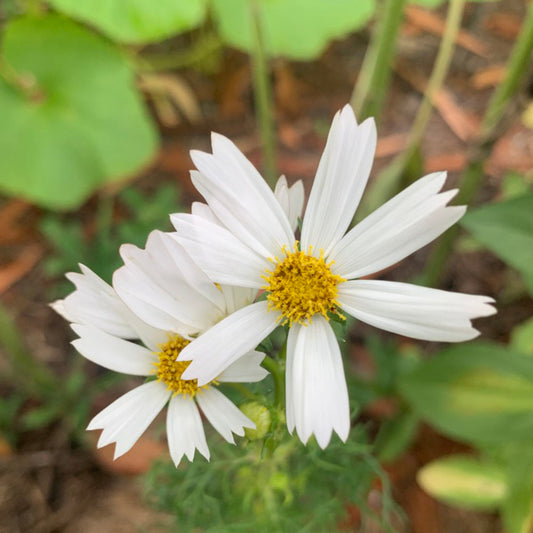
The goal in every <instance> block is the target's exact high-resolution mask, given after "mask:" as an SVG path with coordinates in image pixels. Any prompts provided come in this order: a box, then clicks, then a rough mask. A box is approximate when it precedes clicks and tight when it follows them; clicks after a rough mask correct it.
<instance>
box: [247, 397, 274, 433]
mask: <svg viewBox="0 0 533 533" xmlns="http://www.w3.org/2000/svg"><path fill="white" fill-rule="evenodd" d="M241 411H242V412H243V413H244V414H245V415H246V416H247V417H248V418H249V419H250V420H251V421H252V422H254V423H255V429H250V428H244V433H245V435H246V437H247V438H248V439H250V440H259V439H262V438H263V437H264V436H265V435H266V434H267V433H268V432H269V431H270V425H271V422H272V418H271V416H270V411H269V410H268V409H267V408H266V407H265V406H264V405H261V404H260V403H259V402H248V403H245V404H243V405H241Z"/></svg>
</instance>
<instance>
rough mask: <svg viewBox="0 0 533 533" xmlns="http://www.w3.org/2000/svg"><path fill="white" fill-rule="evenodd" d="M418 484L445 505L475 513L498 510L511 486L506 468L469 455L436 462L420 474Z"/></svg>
mask: <svg viewBox="0 0 533 533" xmlns="http://www.w3.org/2000/svg"><path fill="white" fill-rule="evenodd" d="M416 478H417V481H418V484H419V485H420V486H421V487H422V488H423V489H424V490H425V491H426V492H427V493H428V494H430V495H431V496H433V497H434V498H436V499H437V500H440V501H442V502H444V503H447V504H450V505H453V506H455V507H460V508H462V509H472V510H494V509H495V508H497V507H498V505H499V504H501V503H502V502H503V501H504V498H505V497H506V494H507V491H508V487H507V481H506V476H505V471H504V469H503V468H501V467H499V466H497V465H495V464H493V463H490V462H486V461H485V462H484V461H481V460H479V459H476V458H474V457H472V456H469V455H450V456H448V457H443V458H440V459H437V460H435V461H432V462H431V463H429V464H427V465H425V466H424V467H423V468H421V469H420V470H419V471H418V473H417V476H416Z"/></svg>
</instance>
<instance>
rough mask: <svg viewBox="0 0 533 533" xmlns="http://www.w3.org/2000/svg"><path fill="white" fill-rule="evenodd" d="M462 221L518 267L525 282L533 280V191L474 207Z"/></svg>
mask: <svg viewBox="0 0 533 533" xmlns="http://www.w3.org/2000/svg"><path fill="white" fill-rule="evenodd" d="M461 224H462V225H463V226H464V227H465V228H466V229H468V231H470V232H471V233H472V234H473V235H474V237H475V238H476V239H477V240H478V241H480V242H481V243H483V244H484V245H485V246H486V247H487V248H488V249H489V250H491V251H492V252H493V253H495V254H496V255H497V256H498V257H500V258H501V259H502V260H503V261H505V262H506V263H507V264H509V265H511V266H512V267H514V268H516V269H517V270H519V271H520V272H521V273H522V275H523V276H524V278H525V281H526V283H528V284H529V282H530V281H531V280H533V192H529V193H527V194H523V195H521V196H519V197H515V198H512V199H511V200H507V201H505V202H499V203H494V204H489V205H485V206H483V207H480V208H479V209H475V210H474V211H472V212H470V213H467V214H466V215H465V216H464V217H463V219H462V221H461ZM531 285H532V286H533V284H531Z"/></svg>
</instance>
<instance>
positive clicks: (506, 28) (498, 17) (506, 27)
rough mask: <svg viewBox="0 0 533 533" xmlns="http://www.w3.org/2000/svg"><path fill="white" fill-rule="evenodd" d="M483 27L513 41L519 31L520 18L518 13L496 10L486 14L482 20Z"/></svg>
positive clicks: (520, 25)
mask: <svg viewBox="0 0 533 533" xmlns="http://www.w3.org/2000/svg"><path fill="white" fill-rule="evenodd" d="M484 26H485V29H487V30H488V31H490V32H491V33H493V34H494V35H496V36H497V37H501V38H502V39H506V40H508V41H514V40H515V39H516V38H517V37H518V34H519V33H520V28H521V27H522V20H521V19H520V17H519V16H518V15H515V14H513V13H509V12H507V11H498V12H497V13H491V14H490V15H487V17H486V18H485V20H484Z"/></svg>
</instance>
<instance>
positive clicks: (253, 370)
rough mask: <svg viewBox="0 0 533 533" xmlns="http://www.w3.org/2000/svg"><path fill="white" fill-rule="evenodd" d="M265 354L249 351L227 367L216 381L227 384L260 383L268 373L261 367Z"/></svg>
mask: <svg viewBox="0 0 533 533" xmlns="http://www.w3.org/2000/svg"><path fill="white" fill-rule="evenodd" d="M264 358H265V354H264V353H263V352H257V351H255V350H254V351H251V352H248V353H247V354H244V355H243V356H242V357H241V358H239V359H237V361H235V362H234V363H233V364H231V365H230V366H228V368H226V370H224V372H222V374H220V376H218V381H221V382H229V383H255V382H256V381H261V380H262V379H264V378H265V377H266V376H268V372H267V371H266V370H265V369H264V368H263V367H262V366H261V363H262V362H263V359H264Z"/></svg>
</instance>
